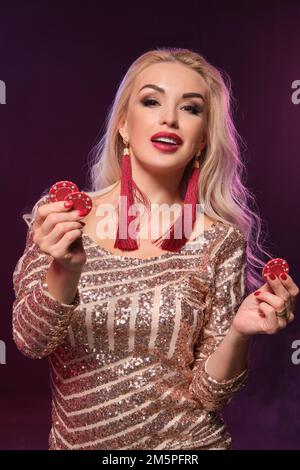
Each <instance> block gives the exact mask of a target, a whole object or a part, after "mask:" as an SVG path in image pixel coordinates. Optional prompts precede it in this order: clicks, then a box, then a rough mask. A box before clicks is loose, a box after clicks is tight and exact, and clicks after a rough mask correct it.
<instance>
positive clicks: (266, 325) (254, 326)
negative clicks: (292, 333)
mask: <svg viewBox="0 0 300 470" xmlns="http://www.w3.org/2000/svg"><path fill="white" fill-rule="evenodd" d="M258 291H259V292H260V294H259V295H254V292H252V293H251V294H249V295H248V296H247V297H246V298H245V299H244V300H243V302H242V303H241V305H240V307H239V309H238V311H237V313H236V315H235V317H234V319H233V322H232V328H233V329H234V330H235V331H236V333H238V334H239V335H240V336H245V337H247V336H251V335H255V334H262V333H266V334H274V333H277V331H279V330H282V329H283V328H285V327H286V326H287V325H288V324H289V323H291V322H292V321H293V320H294V310H295V305H296V301H297V298H298V295H299V288H298V286H297V285H296V284H295V283H294V281H293V279H292V278H291V276H289V275H288V274H286V279H285V280H283V279H282V278H281V277H277V276H276V278H275V279H274V280H272V279H271V278H270V277H269V276H268V277H267V282H266V283H265V284H263V285H262V286H261V287H260V288H259V289H258V290H257V291H255V292H258ZM283 310H286V316H278V315H276V312H282V311H283Z"/></svg>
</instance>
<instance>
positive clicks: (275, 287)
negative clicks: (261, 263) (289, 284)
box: [267, 275, 290, 301]
mask: <svg viewBox="0 0 300 470" xmlns="http://www.w3.org/2000/svg"><path fill="white" fill-rule="evenodd" d="M274 276H275V275H274ZM267 282H268V284H269V286H270V287H271V288H272V291H273V292H274V294H276V295H278V296H279V297H281V298H282V299H283V300H284V301H288V299H289V295H290V294H289V292H288V291H287V289H286V288H285V286H284V285H283V283H282V281H281V280H280V279H279V278H278V277H277V276H275V279H272V278H271V277H270V276H267Z"/></svg>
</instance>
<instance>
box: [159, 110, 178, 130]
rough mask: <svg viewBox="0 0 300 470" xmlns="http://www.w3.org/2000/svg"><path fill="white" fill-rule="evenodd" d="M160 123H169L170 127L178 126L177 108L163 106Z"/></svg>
mask: <svg viewBox="0 0 300 470" xmlns="http://www.w3.org/2000/svg"><path fill="white" fill-rule="evenodd" d="M160 123H161V124H167V125H168V126H169V127H178V119H177V113H176V110H175V109H174V108H172V107H171V106H169V107H168V108H167V107H164V108H162V110H161V116H160Z"/></svg>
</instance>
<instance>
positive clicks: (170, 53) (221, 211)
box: [24, 47, 272, 291]
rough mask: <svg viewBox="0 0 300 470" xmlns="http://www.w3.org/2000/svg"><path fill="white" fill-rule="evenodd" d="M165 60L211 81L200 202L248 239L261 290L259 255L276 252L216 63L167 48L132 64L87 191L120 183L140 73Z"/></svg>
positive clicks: (252, 278) (253, 279)
mask: <svg viewBox="0 0 300 470" xmlns="http://www.w3.org/2000/svg"><path fill="white" fill-rule="evenodd" d="M160 62H171V63H174V62H177V63H180V64H183V65H185V66H187V67H189V68H191V69H192V70H194V71H196V72H197V73H199V75H201V77H202V78H203V79H204V81H205V83H206V88H207V92H206V100H207V111H206V112H207V114H206V138H207V145H206V148H205V149H204V150H203V151H202V153H201V159H200V177H199V183H198V201H199V202H200V203H201V204H202V205H203V207H204V208H205V213H206V214H207V215H208V216H209V217H211V218H212V219H215V220H217V221H221V222H223V223H230V224H232V225H234V226H235V227H237V228H238V229H240V231H241V232H242V233H243V235H244V237H245V239H246V241H247V249H246V258H247V269H246V290H248V291H252V290H253V289H257V287H258V286H260V285H261V283H262V278H261V273H260V271H261V268H262V267H263V266H264V264H265V262H266V261H263V259H262V257H261V256H259V254H261V255H263V254H264V255H265V256H266V257H267V259H270V258H271V257H272V256H271V255H270V254H269V253H268V252H267V251H266V250H265V249H264V248H263V244H264V240H262V236H263V234H264V235H265V230H263V223H264V222H263V221H262V219H261V217H260V216H259V214H258V209H257V205H256V201H255V197H254V195H253V194H252V193H251V192H250V191H249V190H248V189H247V188H246V186H245V184H244V178H245V176H246V167H245V163H244V162H243V161H242V156H241V148H242V147H244V148H245V144H244V142H243V140H242V139H241V137H240V136H239V134H238V132H237V130H236V128H235V125H234V122H233V117H232V108H233V104H234V98H233V95H232V90H231V80H230V77H229V76H228V75H227V73H226V72H224V71H221V70H220V69H218V68H217V67H215V66H213V65H211V64H210V63H209V62H207V60H206V59H205V58H204V56H202V55H200V54H199V53H197V52H195V51H191V50H189V49H182V48H167V47H163V48H157V49H154V50H150V51H147V52H145V53H144V54H142V55H141V56H140V57H138V58H137V59H136V60H135V61H134V62H133V63H132V64H131V66H130V67H129V69H128V71H127V72H126V74H125V75H124V77H123V79H122V80H121V82H120V84H119V87H118V90H117V92H116V95H115V98H114V101H113V103H112V105H111V106H110V108H109V111H108V114H107V117H106V120H105V133H104V134H103V135H102V137H101V138H100V139H99V141H98V143H97V144H96V145H95V146H94V148H93V149H92V150H91V152H90V155H89V188H88V191H85V192H87V194H89V195H97V194H101V193H103V192H106V191H109V190H110V189H112V188H113V187H114V186H115V185H116V184H117V183H118V182H119V180H120V177H121V163H120V158H121V156H122V153H123V147H124V144H123V140H122V138H121V136H120V133H119V127H120V122H121V119H122V117H123V116H124V115H126V110H127V107H128V102H129V98H130V95H131V93H132V89H133V85H134V81H135V79H136V77H137V76H138V75H139V74H140V73H141V72H142V71H143V70H144V69H145V68H146V67H148V66H150V65H152V64H157V63H160ZM192 165H193V159H191V161H190V162H189V163H188V165H187V167H186V169H185V171H184V174H183V177H182V180H181V188H180V192H181V194H184V188H185V187H186V185H187V181H188V179H189V177H190V173H191V171H192ZM45 194H46V192H45ZM37 205H38V203H37V204H36V206H37ZM36 206H35V208H36ZM251 206H252V208H251ZM31 215H32V214H31ZM27 216H28V214H27ZM24 218H25V219H26V216H25V217H24ZM30 219H31V218H30ZM30 219H28V218H27V220H26V221H28V220H30Z"/></svg>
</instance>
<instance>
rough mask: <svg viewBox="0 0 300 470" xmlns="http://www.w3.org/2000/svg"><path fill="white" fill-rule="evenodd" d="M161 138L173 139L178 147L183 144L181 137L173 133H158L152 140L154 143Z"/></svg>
mask: <svg viewBox="0 0 300 470" xmlns="http://www.w3.org/2000/svg"><path fill="white" fill-rule="evenodd" d="M159 137H167V138H168V139H172V140H174V141H175V142H176V144H177V145H181V144H182V139H181V138H180V137H179V135H177V134H174V133H173V132H157V133H156V134H154V135H153V136H152V137H151V140H152V141H153V140H154V139H158V138H159ZM171 145H172V144H171Z"/></svg>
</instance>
